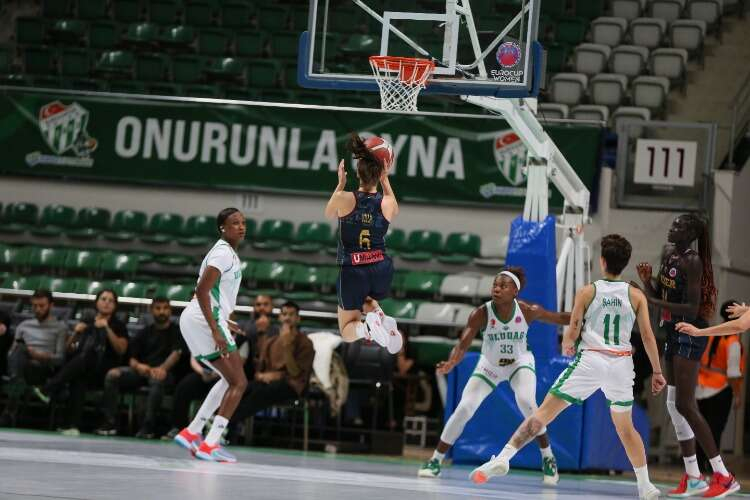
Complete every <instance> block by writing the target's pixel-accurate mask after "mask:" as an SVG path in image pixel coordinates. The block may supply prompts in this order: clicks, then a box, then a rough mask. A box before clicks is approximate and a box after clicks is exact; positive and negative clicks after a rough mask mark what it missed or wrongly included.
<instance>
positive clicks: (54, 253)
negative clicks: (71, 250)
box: [28, 247, 67, 271]
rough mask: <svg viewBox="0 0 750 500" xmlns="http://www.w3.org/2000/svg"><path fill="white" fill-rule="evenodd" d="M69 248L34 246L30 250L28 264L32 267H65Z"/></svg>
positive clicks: (53, 268) (36, 268)
mask: <svg viewBox="0 0 750 500" xmlns="http://www.w3.org/2000/svg"><path fill="white" fill-rule="evenodd" d="M66 255H67V250H65V249H64V248H45V247H32V248H31V250H30V251H29V261H28V265H29V267H31V268H32V269H35V270H40V269H47V270H50V271H55V270H57V269H60V268H62V267H63V263H64V262H65V256H66Z"/></svg>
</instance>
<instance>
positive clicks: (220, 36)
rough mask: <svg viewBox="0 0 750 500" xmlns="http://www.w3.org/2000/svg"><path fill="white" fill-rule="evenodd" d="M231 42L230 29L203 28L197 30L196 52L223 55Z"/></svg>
mask: <svg viewBox="0 0 750 500" xmlns="http://www.w3.org/2000/svg"><path fill="white" fill-rule="evenodd" d="M231 43H232V31H230V30H226V29H222V28H203V29H201V30H200V31H199V32H198V43H197V49H198V54H201V55H204V56H223V55H225V54H226V53H227V52H228V50H229V45H230V44H231Z"/></svg>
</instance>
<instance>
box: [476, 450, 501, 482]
mask: <svg viewBox="0 0 750 500" xmlns="http://www.w3.org/2000/svg"><path fill="white" fill-rule="evenodd" d="M509 470H510V461H509V460H508V459H506V458H503V457H502V456H500V455H498V456H497V457H495V456H494V455H493V456H492V458H491V459H490V460H489V462H485V463H483V464H482V465H480V466H479V467H477V468H476V469H474V470H473V471H471V474H469V479H471V480H472V481H473V482H474V483H476V484H484V483H486V482H487V481H489V479H490V478H491V477H492V476H504V475H506V474H507V473H508V471H509Z"/></svg>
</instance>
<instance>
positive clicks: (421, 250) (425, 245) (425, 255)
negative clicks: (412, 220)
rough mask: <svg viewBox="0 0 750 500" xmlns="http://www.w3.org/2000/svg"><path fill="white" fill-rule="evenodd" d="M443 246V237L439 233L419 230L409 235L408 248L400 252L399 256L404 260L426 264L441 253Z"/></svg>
mask: <svg viewBox="0 0 750 500" xmlns="http://www.w3.org/2000/svg"><path fill="white" fill-rule="evenodd" d="M442 246H443V235H442V234H440V233H439V232H438V231H427V230H419V229H418V230H415V231H412V232H411V233H409V238H408V240H407V242H406V248H405V249H404V250H402V251H401V252H399V256H400V257H401V258H402V259H404V260H412V261H422V262H424V261H428V260H430V259H432V257H433V255H434V254H437V253H440V252H441V251H442ZM407 249H408V250H407Z"/></svg>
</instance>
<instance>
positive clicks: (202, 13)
mask: <svg viewBox="0 0 750 500" xmlns="http://www.w3.org/2000/svg"><path fill="white" fill-rule="evenodd" d="M216 7H217V5H216V2H213V1H210V0H187V1H186V2H185V24H188V25H190V26H199V27H200V26H210V25H211V24H213V18H214V12H215V9H216Z"/></svg>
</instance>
